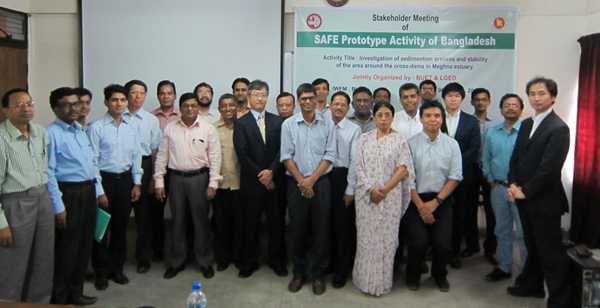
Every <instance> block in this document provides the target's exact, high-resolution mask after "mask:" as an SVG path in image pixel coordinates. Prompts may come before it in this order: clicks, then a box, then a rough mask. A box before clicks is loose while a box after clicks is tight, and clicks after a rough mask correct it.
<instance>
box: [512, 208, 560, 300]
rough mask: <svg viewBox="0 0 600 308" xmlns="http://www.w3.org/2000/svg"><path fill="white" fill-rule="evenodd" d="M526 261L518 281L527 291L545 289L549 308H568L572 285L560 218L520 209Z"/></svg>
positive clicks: (520, 286)
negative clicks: (546, 287)
mask: <svg viewBox="0 0 600 308" xmlns="http://www.w3.org/2000/svg"><path fill="white" fill-rule="evenodd" d="M518 208H519V216H520V217H521V225H522V226H523V236H524V238H525V246H526V247H527V261H525V266H524V267H523V272H522V273H521V276H520V280H519V288H522V289H523V290H526V291H539V290H544V279H546V285H547V286H548V292H549V293H550V296H549V297H548V307H570V306H569V299H570V297H569V296H570V293H571V291H570V290H571V285H570V283H569V282H570V279H569V259H568V256H567V251H566V248H565V246H564V245H563V242H562V231H561V227H560V216H559V215H545V214H540V213H529V212H527V211H526V210H524V209H523V207H522V206H519V207H518Z"/></svg>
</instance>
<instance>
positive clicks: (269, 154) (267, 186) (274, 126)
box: [233, 79, 288, 278]
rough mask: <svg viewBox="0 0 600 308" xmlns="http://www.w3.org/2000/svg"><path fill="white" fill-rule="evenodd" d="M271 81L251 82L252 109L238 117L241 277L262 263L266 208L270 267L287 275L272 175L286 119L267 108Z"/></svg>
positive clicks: (235, 136)
mask: <svg viewBox="0 0 600 308" xmlns="http://www.w3.org/2000/svg"><path fill="white" fill-rule="evenodd" d="M268 95H269V85H268V84H267V83H266V82H264V81H262V80H258V79H257V80H254V81H252V82H251V83H250V85H248V102H249V104H250V108H251V110H250V112H249V113H247V114H246V115H245V116H243V117H241V118H240V119H238V120H237V121H235V129H234V130H233V144H234V145H235V152H236V153H237V157H238V159H239V161H240V164H241V165H242V170H241V183H240V194H241V195H242V198H243V200H244V201H245V202H244V203H243V207H244V240H243V245H242V254H243V258H244V264H243V265H242V269H241V270H240V272H239V275H238V276H239V277H240V278H247V277H250V276H251V275H252V273H254V271H256V270H257V269H258V267H259V263H258V256H259V254H260V245H259V244H260V243H259V228H260V219H261V216H262V213H263V211H264V212H265V216H266V217H267V226H268V232H269V241H268V247H269V249H268V250H269V267H270V268H271V269H272V270H273V272H275V274H276V275H277V276H280V277H284V276H287V275H288V271H287V267H286V263H287V257H286V249H285V226H284V225H283V224H282V222H283V219H282V217H284V216H285V213H282V212H281V207H280V206H279V204H278V203H277V187H276V185H275V182H273V178H274V176H275V175H277V174H276V173H277V172H280V171H281V168H280V166H281V163H280V162H279V151H280V144H281V143H280V142H281V123H282V122H283V119H282V118H281V117H278V116H277V115H274V114H272V113H270V112H267V111H266V110H265V108H266V105H267V98H268Z"/></svg>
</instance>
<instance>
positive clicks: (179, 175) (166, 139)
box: [154, 92, 222, 279]
mask: <svg viewBox="0 0 600 308" xmlns="http://www.w3.org/2000/svg"><path fill="white" fill-rule="evenodd" d="M179 109H180V110H181V118H180V119H179V120H177V121H173V122H171V123H169V124H168V125H167V127H165V131H164V135H163V139H162V141H161V143H160V146H159V149H158V153H157V154H156V163H155V169H154V183H155V190H154V193H155V194H156V197H157V198H158V200H159V201H164V199H165V197H166V195H165V188H164V187H165V186H164V185H165V181H164V177H165V174H166V173H167V166H168V167H169V169H171V174H170V177H171V179H170V187H169V189H170V193H169V204H170V206H171V215H172V220H173V240H172V247H171V252H170V254H169V258H168V259H169V260H168V263H169V268H168V269H167V271H166V272H165V274H164V278H165V279H171V278H173V277H175V276H177V274H178V273H179V272H181V271H182V270H183V269H184V268H185V260H186V258H187V252H188V244H187V241H188V239H187V230H188V226H187V223H188V221H189V220H190V219H189V218H190V217H189V216H191V221H192V223H193V225H194V228H193V229H194V245H193V247H194V249H193V250H194V255H195V257H196V261H198V264H199V265H200V271H202V276H203V277H204V278H206V279H210V278H212V277H214V275H215V271H214V269H213V266H212V262H213V251H212V235H211V228H210V221H209V218H208V214H209V212H210V203H209V202H210V201H212V200H213V199H214V197H215V195H216V193H217V189H218V188H219V182H220V181H221V180H222V177H221V175H220V174H219V172H220V171H221V143H220V141H219V135H218V133H217V130H216V129H215V127H214V126H212V125H211V124H209V123H207V122H206V121H204V120H202V118H201V117H199V116H198V112H199V111H200V106H199V104H198V100H197V98H196V94H195V93H189V92H188V93H185V94H183V95H181V97H180V98H179Z"/></svg>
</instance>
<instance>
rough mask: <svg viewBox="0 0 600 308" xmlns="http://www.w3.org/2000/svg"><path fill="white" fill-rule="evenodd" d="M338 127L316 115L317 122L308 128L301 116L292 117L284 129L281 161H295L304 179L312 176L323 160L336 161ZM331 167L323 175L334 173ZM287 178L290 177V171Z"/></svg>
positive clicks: (282, 127) (284, 124)
mask: <svg viewBox="0 0 600 308" xmlns="http://www.w3.org/2000/svg"><path fill="white" fill-rule="evenodd" d="M335 146H336V138H335V124H333V120H331V118H324V117H323V116H322V115H321V114H320V113H318V112H315V120H314V121H313V122H312V124H311V125H310V126H309V125H308V124H307V123H306V121H304V117H302V113H297V114H295V115H293V116H291V117H289V118H288V119H287V120H285V122H283V125H282V126H281V152H280V161H281V162H283V161H285V160H288V159H291V160H293V161H294V163H295V164H296V166H297V167H298V170H299V171H300V174H302V176H303V177H309V176H311V175H312V174H313V173H314V172H315V171H316V170H317V168H318V167H319V165H320V164H321V161H322V160H327V161H330V162H331V163H332V164H333V163H334V162H335V156H336V153H335ZM331 168H333V165H330V166H329V168H327V171H325V173H324V174H326V173H328V172H329V171H331ZM286 174H287V175H291V174H290V172H289V171H287V172H286Z"/></svg>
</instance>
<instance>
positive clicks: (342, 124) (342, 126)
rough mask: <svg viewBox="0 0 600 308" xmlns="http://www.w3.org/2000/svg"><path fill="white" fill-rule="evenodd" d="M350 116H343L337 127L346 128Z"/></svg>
mask: <svg viewBox="0 0 600 308" xmlns="http://www.w3.org/2000/svg"><path fill="white" fill-rule="evenodd" d="M348 122H349V121H348V118H343V119H342V120H341V121H340V123H338V124H337V125H336V126H335V127H339V128H341V129H342V130H346V126H347V125H348Z"/></svg>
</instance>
